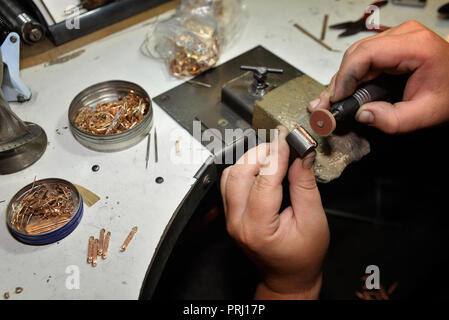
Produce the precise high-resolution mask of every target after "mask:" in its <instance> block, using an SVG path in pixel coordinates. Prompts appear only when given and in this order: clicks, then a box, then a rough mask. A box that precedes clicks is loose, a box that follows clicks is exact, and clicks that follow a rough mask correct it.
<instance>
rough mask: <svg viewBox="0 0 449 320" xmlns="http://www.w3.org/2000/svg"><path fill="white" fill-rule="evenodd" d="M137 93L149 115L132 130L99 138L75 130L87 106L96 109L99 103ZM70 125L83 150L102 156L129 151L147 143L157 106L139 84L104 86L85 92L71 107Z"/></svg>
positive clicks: (101, 84) (108, 84) (117, 81)
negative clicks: (146, 104)
mask: <svg viewBox="0 0 449 320" xmlns="http://www.w3.org/2000/svg"><path fill="white" fill-rule="evenodd" d="M130 91H134V92H135V93H136V94H137V95H138V96H140V97H142V98H144V99H145V101H146V102H147V103H148V106H149V107H148V112H147V113H146V114H145V116H144V118H143V120H142V121H140V122H139V123H138V124H137V125H136V126H135V127H133V128H132V129H129V130H126V131H123V132H121V133H117V134H109V135H96V134H91V133H88V132H84V131H82V130H80V129H78V128H77V127H76V126H75V123H74V119H75V117H76V115H77V114H78V112H79V109H80V108H82V107H85V106H96V105H97V104H98V103H99V102H112V101H117V100H118V97H119V96H124V95H126V94H127V93H128V92H130ZM68 116H69V123H70V130H71V131H72V134H73V136H74V137H75V139H76V140H78V142H79V143H81V144H82V145H83V146H85V147H87V148H89V149H91V150H95V151H101V152H115V151H121V150H125V149H127V148H130V147H132V146H134V145H136V144H138V143H139V142H140V141H141V140H143V139H144V138H145V137H146V136H147V135H148V133H149V132H150V130H151V127H152V126H153V106H152V104H151V99H150V96H149V95H148V93H147V92H146V91H145V90H144V89H142V88H141V87H140V86H138V85H137V84H135V83H132V82H128V81H121V80H112V81H106V82H101V83H98V84H95V85H93V86H90V87H89V88H87V89H84V90H83V91H81V92H80V93H79V94H78V95H77V96H76V97H75V98H74V99H73V100H72V102H71V104H70V107H69V113H68Z"/></svg>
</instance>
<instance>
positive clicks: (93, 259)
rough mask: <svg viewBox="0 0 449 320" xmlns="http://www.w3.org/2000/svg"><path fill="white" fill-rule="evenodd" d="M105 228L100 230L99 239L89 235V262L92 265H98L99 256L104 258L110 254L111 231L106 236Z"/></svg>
mask: <svg viewBox="0 0 449 320" xmlns="http://www.w3.org/2000/svg"><path fill="white" fill-rule="evenodd" d="M105 232H106V230H105V229H101V230H100V237H99V239H95V238H94V237H93V236H90V237H89V246H88V250H87V263H88V264H91V265H92V267H96V266H97V263H98V260H97V257H101V258H102V259H103V260H105V259H106V257H107V255H108V248H109V239H110V238H111V232H109V231H108V232H107V233H106V236H105Z"/></svg>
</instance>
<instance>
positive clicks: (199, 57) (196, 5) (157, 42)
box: [142, 0, 247, 78]
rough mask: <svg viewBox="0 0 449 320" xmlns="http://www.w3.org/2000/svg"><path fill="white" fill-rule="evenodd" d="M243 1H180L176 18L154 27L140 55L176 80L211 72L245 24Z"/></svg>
mask: <svg viewBox="0 0 449 320" xmlns="http://www.w3.org/2000/svg"><path fill="white" fill-rule="evenodd" d="M246 14H247V13H246V8H245V5H244V2H243V0H226V1H225V0H182V1H181V4H180V5H179V6H178V8H177V9H176V14H175V15H174V16H173V17H172V18H170V19H168V20H165V21H161V22H158V23H156V24H155V25H154V26H153V30H151V31H150V32H149V33H148V34H147V38H146V40H145V42H144V43H143V45H142V51H143V52H144V53H145V54H147V55H149V56H151V57H155V58H158V59H162V60H164V61H165V62H166V64H167V65H168V69H169V71H170V73H171V74H173V75H174V76H176V77H179V78H182V77H190V76H194V75H197V74H199V73H201V72H203V71H205V70H207V69H209V68H211V67H212V66H213V65H214V64H215V63H216V62H217V61H218V59H219V57H220V54H221V52H222V50H223V49H224V48H225V47H226V46H227V45H228V44H229V43H230V42H231V41H232V40H233V39H234V38H235V37H236V35H238V33H239V31H240V30H242V28H243V26H244V24H245V23H246V20H247V17H246Z"/></svg>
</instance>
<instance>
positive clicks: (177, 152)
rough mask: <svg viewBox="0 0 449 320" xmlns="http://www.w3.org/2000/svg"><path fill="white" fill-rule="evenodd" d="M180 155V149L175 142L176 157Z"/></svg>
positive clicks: (177, 141) (177, 142)
mask: <svg viewBox="0 0 449 320" xmlns="http://www.w3.org/2000/svg"><path fill="white" fill-rule="evenodd" d="M180 153H181V150H180V147H179V140H176V155H177V156H179V154H180Z"/></svg>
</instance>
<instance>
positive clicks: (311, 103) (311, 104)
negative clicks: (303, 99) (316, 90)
mask: <svg viewBox="0 0 449 320" xmlns="http://www.w3.org/2000/svg"><path fill="white" fill-rule="evenodd" d="M320 101H321V99H320V98H316V99H315V100H312V101H310V102H309V107H310V108H311V109H315V108H316V107H318V105H319V104H320Z"/></svg>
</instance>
